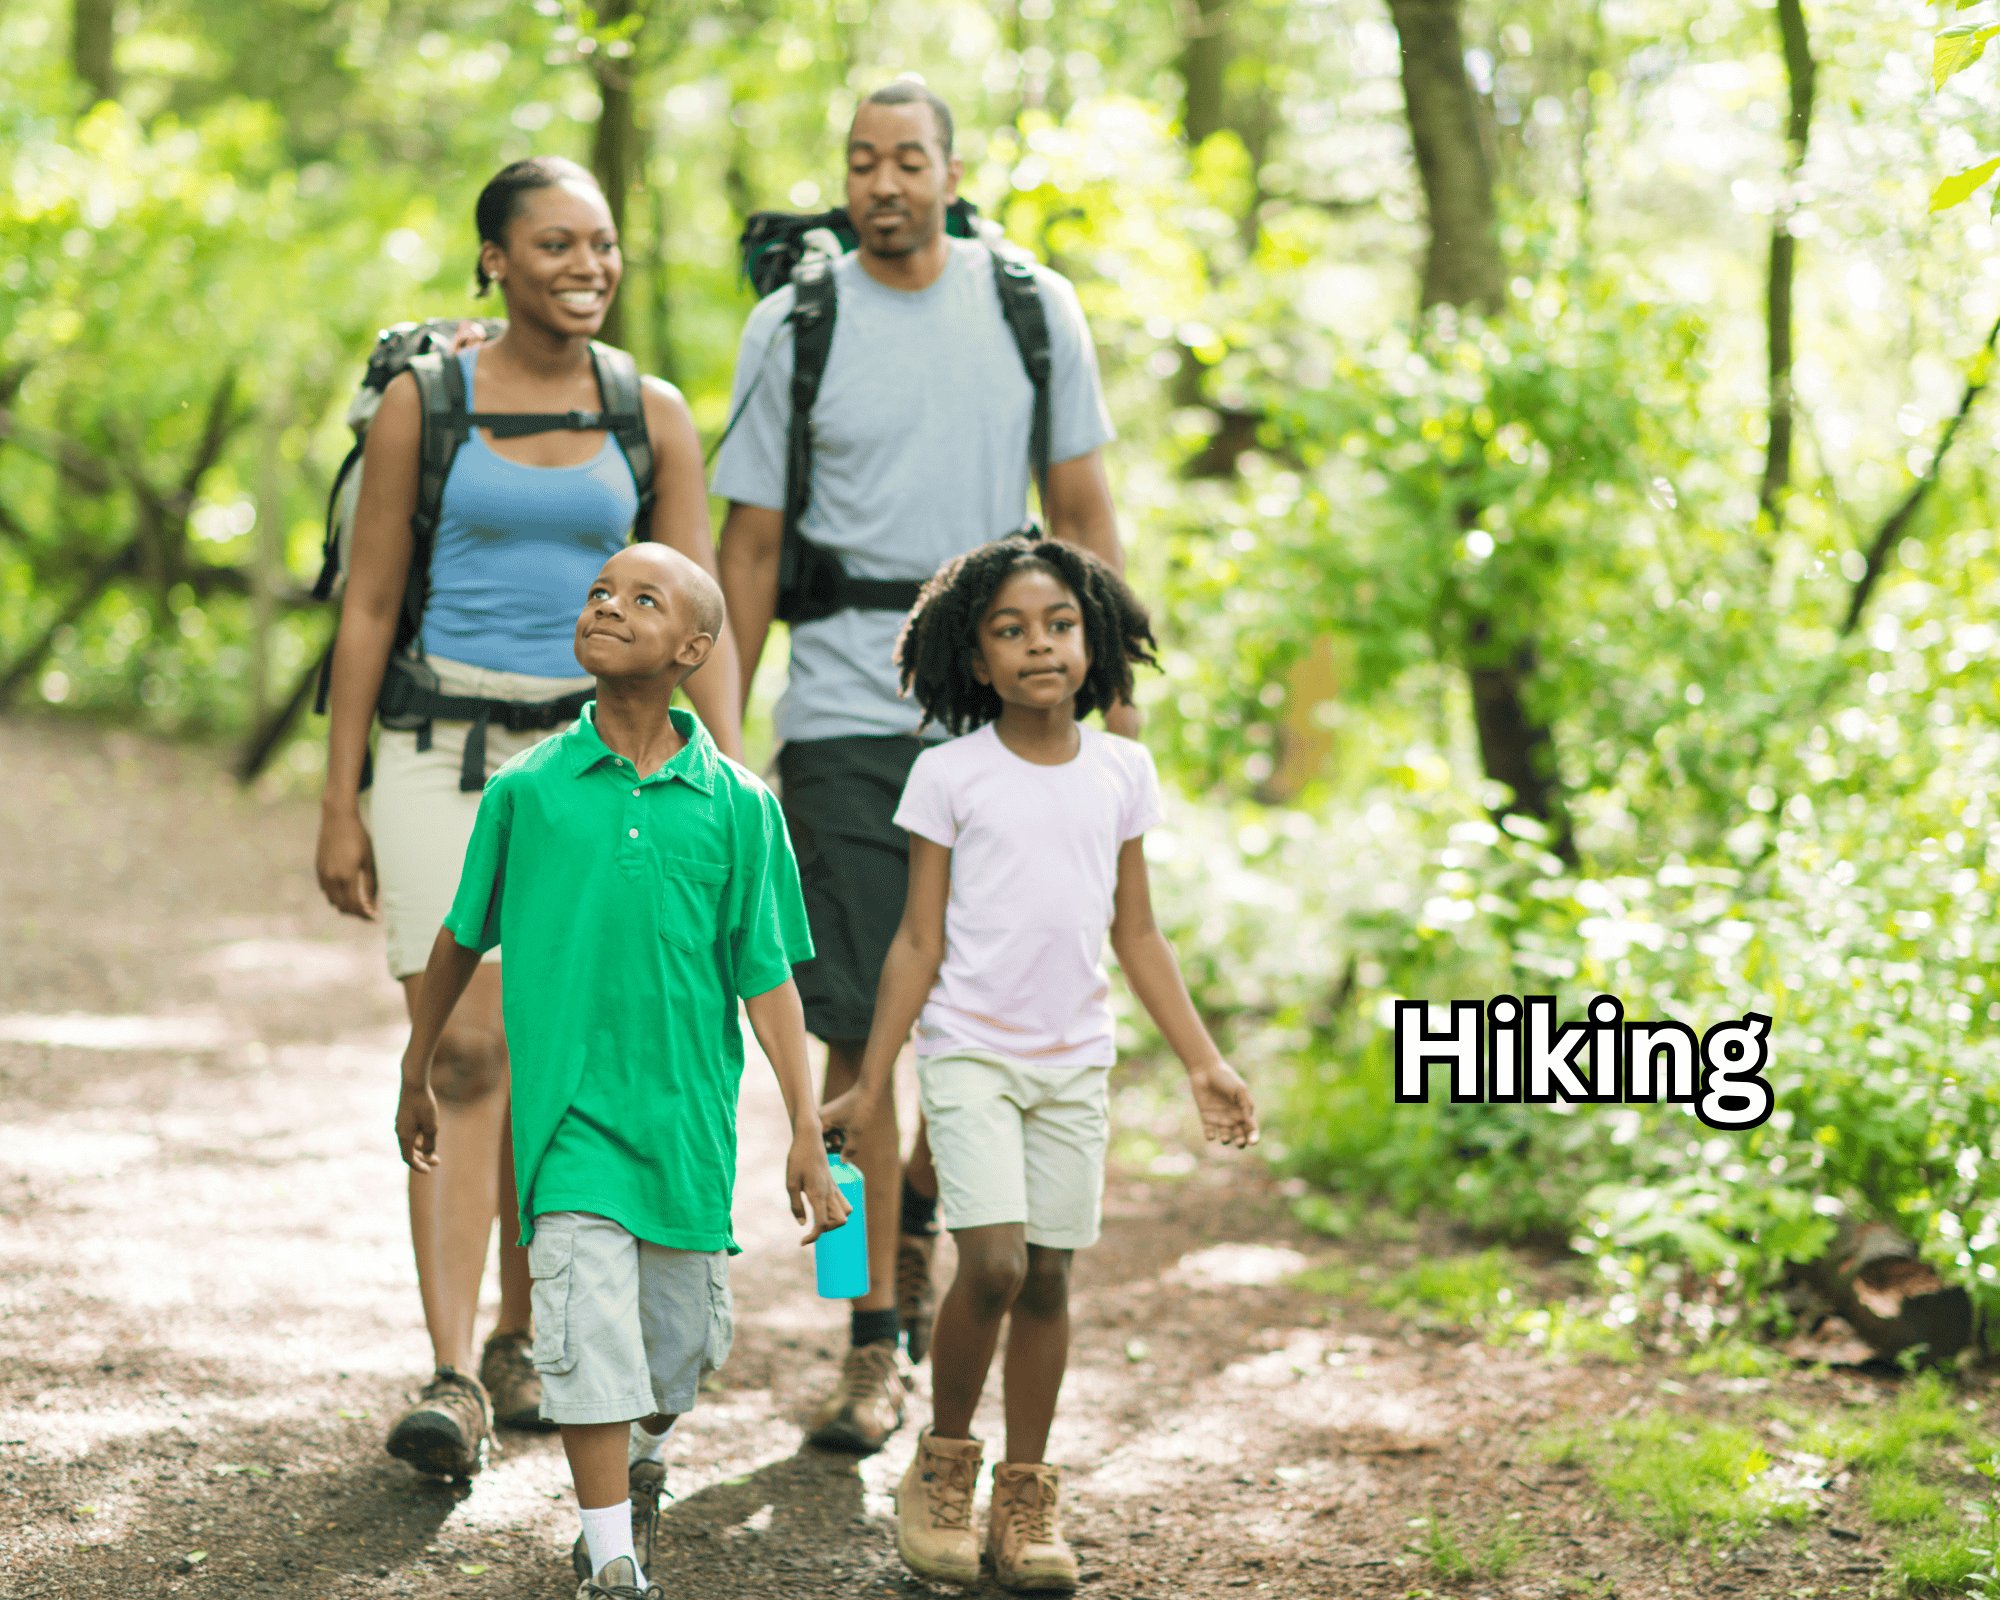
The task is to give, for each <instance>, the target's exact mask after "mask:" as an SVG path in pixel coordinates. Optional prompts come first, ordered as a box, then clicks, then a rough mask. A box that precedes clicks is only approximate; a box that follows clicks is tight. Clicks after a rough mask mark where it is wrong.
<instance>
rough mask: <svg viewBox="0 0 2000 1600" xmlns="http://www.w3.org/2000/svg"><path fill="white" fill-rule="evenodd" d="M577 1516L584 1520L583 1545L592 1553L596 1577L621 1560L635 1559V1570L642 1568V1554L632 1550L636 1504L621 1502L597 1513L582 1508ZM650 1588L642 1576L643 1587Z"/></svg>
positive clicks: (593, 1573) (641, 1585) (640, 1576)
mask: <svg viewBox="0 0 2000 1600" xmlns="http://www.w3.org/2000/svg"><path fill="white" fill-rule="evenodd" d="M576 1510H577V1515H578V1516H580V1517H582V1518H583V1542H584V1545H585V1547H586V1548H587V1549H588V1550H589V1551H590V1572H591V1576H592V1577H595V1576H596V1575H597V1574H598V1573H600V1572H602V1571H603V1570H604V1569H605V1568H606V1567H608V1566H610V1565H611V1563H612V1562H614V1561H616V1560H617V1559H618V1558H619V1557H620V1556H627V1557H629V1558H630V1559H631V1562H632V1565H633V1567H634V1568H637V1567H638V1565H639V1553H638V1552H637V1551H636V1550H634V1549H633V1548H632V1502H631V1501H630V1500H620V1501H619V1502H618V1504H617V1505H615V1506H600V1507H599V1508H598V1509H597V1510H595V1511H593V1510H591V1509H590V1507H588V1506H581V1505H580V1506H578V1507H577V1508H576ZM645 1586H646V1575H645V1573H643V1572H641V1573H640V1574H639V1587H640V1588H642V1589H643V1588H644V1587H645Z"/></svg>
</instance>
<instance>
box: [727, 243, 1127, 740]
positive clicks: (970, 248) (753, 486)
mask: <svg viewBox="0 0 2000 1600" xmlns="http://www.w3.org/2000/svg"><path fill="white" fill-rule="evenodd" d="M951 244H952V249H951V258H950V260H949V261H948V262H947V263H946V266H945V270H944V272H943V273H942V274H941V275H940V276H939V277H938V279H937V281H936V282H935V283H933V284H931V285H930V286H929V287H928V288H924V289H918V290H915V291H914V292H913V291H910V290H906V289H891V288H889V287H887V286H886V285H884V284H881V283H877V282H876V281H875V280H874V279H873V278H871V277H870V276H869V275H868V273H867V272H866V270H865V269H864V268H863V267H862V265H861V262H860V259H859V257H858V256H856V255H854V254H853V253H851V252H850V253H849V254H847V255H845V256H842V257H841V258H840V259H839V260H838V261H836V262H835V263H834V266H833V275H834V291H835V295H836V297H837V301H838V310H837V312H836V315H835V319H834V327H833V344H832V346H831V348H830V349H829V350H828V352H827V360H826V373H825V376H824V377H823V378H822V379H821V381H820V389H819V399H818V401H817V402H816V403H815V404H814V406H813V417H812V438H813V465H812V498H811V501H810V503H809V504H808V505H807V507H806V512H805V515H804V517H803V519H802V520H801V522H800V532H801V533H803V534H804V535H805V537H806V538H808V539H810V540H811V541H812V542H813V543H814V544H818V545H823V546H825V547H826V548H827V549H829V550H832V551H834V552H836V553H837V554H838V555H839V556H840V558H841V565H842V566H844V567H845V568H846V569H847V571H848V573H849V574H850V575H852V576H854V577H857V578H917V579H923V578H928V577H929V576H930V575H931V574H932V573H933V572H935V571H936V570H937V569H938V568H939V567H940V566H942V565H943V564H944V563H945V562H947V561H949V560H950V559H951V558H952V557H954V556H957V555H963V554H964V553H965V552H966V551H967V550H970V549H972V548H973V547H974V546H975V545H980V544H984V543H985V542H986V541H987V540H989V539H998V538H1002V537H1004V536H1005V535H1007V534H1009V533H1012V532H1013V531H1014V530H1015V529H1017V528H1019V527H1020V526H1021V524H1022V523H1023V522H1025V521H1026V520H1027V518H1028V492H1029V485H1030V480H1031V476H1032V475H1031V473H1030V470H1029V463H1028V432H1029V426H1030V424H1031V422H1032V420H1033V415H1034V398H1035V397H1034V389H1033V387H1032V386H1031V385H1030V384H1029V382H1028V374H1027V371H1026V369H1025V368H1024V367H1023V366H1022V365H1021V353H1020V347H1019V346H1018V345H1016V344H1015V342H1014V336H1013V334H1011V333H1010V332H1009V331H1008V329H1007V324H1006V321H1005V318H1004V316H1003V315H1002V312H1001V310H1000V292H999V290H998V289H997V288H996V287H995V286H994V282H993V264H992V256H991V254H990V253H989V252H988V250H987V248H986V247H985V246H984V245H983V244H980V243H979V242H978V241H976V240H971V239H954V240H953V241H952V242H951ZM1035 280H1036V282H1037V284H1038V285H1039V286H1040V289H1041V295H1042V304H1043V306H1044V307H1045V308H1046V310H1047V316H1048V323H1049V345H1050V355H1051V358H1052V361H1051V372H1050V378H1049V413H1050V415H1049V432H1050V449H1049V459H1050V461H1051V462H1058V461H1070V460H1074V459H1075V458H1076V457H1078V456H1082V455H1088V454H1089V453H1090V452H1091V451H1093V450H1096V449H1098V448H1099V447H1100V446H1102V445H1103V444H1104V443H1105V442H1106V441H1107V440H1109V439H1110V438H1112V437H1113V430H1112V427H1111V418H1110V415H1109V413H1108V412H1107V411H1106V410H1105V406H1104V394H1103V390H1102V388H1101V387H1100V385H1099V382H1098V376H1097V352H1096V350H1095V349H1094V347H1093V346H1092V344H1091V340H1090V329H1089V328H1088V327H1087V326H1086V325H1085V323H1084V320H1083V308H1082V307H1081V306H1080V305H1078V304H1077V299H1076V290H1075V289H1073V288H1072V287H1071V286H1070V284H1069V282H1068V280H1067V279H1065V278H1062V277H1059V276H1058V275H1057V274H1055V273H1053V272H1050V271H1049V270H1047V269H1046V268H1044V267H1037V268H1036V269H1035ZM792 299H793V295H792V290H791V287H790V286H789V285H787V286H786V287H785V288H782V289H780V290H779V291H778V292H777V293H776V294H773V295H771V296H769V297H768V298H766V299H765V300H763V301H762V302H760V303H759V305H758V306H757V308H756V310H754V311H753V312H751V313H750V320H749V323H748V324H747V325H746V326H745V327H744V330H743V342H742V346H741V348H740V349H739V351H738V353H737V362H736V385H735V392H734V394H733V395H732V396H731V397H730V409H731V412H732V414H733V413H734V411H735V409H736V407H738V406H739V405H741V404H742V403H743V396H744V394H745V393H746V392H747V391H748V390H749V388H750V385H751V384H752V382H756V383H757V390H756V393H755V395H754V396H752V398H751V400H750V403H749V405H748V407H747V408H746V409H745V410H744V411H743V414H742V417H741V418H740V419H739V420H738V422H737V424H736V427H735V430H734V431H733V432H732V433H731V434H730V435H729V438H728V439H727V440H726V441H725V442H724V444H723V446H722V451H721V454H720V455H719V457H718V458H717V461H716V468H715V492H716V493H717V494H718V495H721V496H723V497H724V498H726V499H729V500H737V501H741V502H742V503H743V504H745V505H753V506H764V507H766V508H768V509H771V510H782V509H783V507H784V503H785V447H786V439H787V436H788V433H789V430H790V426H791V408H792V393H791V386H792V339H791V335H790V334H789V333H788V332H783V329H784V325H785V318H786V317H787V316H788V315H789V314H790V312H791V309H792ZM781 335H782V336H781ZM760 372H761V374H762V378H761V381H758V377H759V373H760ZM902 625H903V618H902V614H901V613H900V612H891V611H841V612H837V613H835V614H834V615H833V616H831V617H825V618H822V619H821V620H820V621H818V622H809V623H806V624H805V625H803V626H801V627H797V628H794V629H793V630H792V660H791V674H790V679H789V681H788V682H787V684H786V687H785V692H784V695H783V697H782V698H781V699H780V700H779V702H778V709H777V732H778V737H779V738H780V739H785V740H792V739H832V738H842V737H848V736H853V735H892V734H911V733H914V732H915V731H916V728H917V723H918V721H919V720H920V718H921V715H922V713H921V712H920V711H919V710H918V709H917V706H916V704H915V703H914V702H913V701H909V700H904V699H902V698H901V697H900V696H899V695H898V693H897V687H896V666H895V651H896V635H897V633H898V632H899V631H900V630H901V628H902Z"/></svg>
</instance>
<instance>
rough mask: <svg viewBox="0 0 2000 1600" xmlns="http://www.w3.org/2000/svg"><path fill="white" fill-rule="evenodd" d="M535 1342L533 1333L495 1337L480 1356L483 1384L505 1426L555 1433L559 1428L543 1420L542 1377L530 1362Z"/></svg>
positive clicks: (494, 1414)
mask: <svg viewBox="0 0 2000 1600" xmlns="http://www.w3.org/2000/svg"><path fill="white" fill-rule="evenodd" d="M534 1343H535V1336H534V1335H533V1334H531V1333H496V1334H494V1335H493V1337H492V1338H490V1339H488V1340H487V1341H486V1348H485V1349H484V1350H483V1351H481V1352H480V1355H479V1381H480V1382H481V1383H482V1384H484V1385H485V1386H486V1397H487V1399H489V1400H490V1401H492V1402H493V1420H494V1421H495V1422H497V1423H499V1424H500V1426H501V1427H503V1428H522V1429H525V1430H527V1431H528V1432H530V1433H553V1432H554V1431H555V1426H556V1425H555V1424H554V1423H553V1422H546V1421H544V1420H543V1418H542V1375H541V1374H540V1373H539V1372H537V1371H536V1370H535V1364H534V1362H532V1361H530V1360H529V1359H528V1352H529V1350H531V1349H532V1348H533V1347H534Z"/></svg>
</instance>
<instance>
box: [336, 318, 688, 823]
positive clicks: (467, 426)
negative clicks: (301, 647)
mask: <svg viewBox="0 0 2000 1600" xmlns="http://www.w3.org/2000/svg"><path fill="white" fill-rule="evenodd" d="M479 323H480V326H481V327H482V328H483V329H484V330H485V333H486V336H487V338H488V339H493V338H497V337H498V336H499V335H500V334H501V333H502V332H504V331H505V329H506V326H507V325H506V323H504V322H501V321H498V320H495V319H493V318H481V319H479ZM461 326H463V324H462V323H461V322H460V321H459V320H458V319H457V318H433V319H432V320H430V321H428V322H399V323H397V324H396V325H395V326H394V327H393V328H385V329H383V330H382V332H381V333H380V335H378V336H377V338H376V340H375V349H374V352H373V353H372V354H371V355H370V356H369V358H368V368H367V370H366V371H365V372H364V373H363V374H362V376H361V387H360V388H359V389H358V390H357V391H356V392H355V396H354V399H353V401H352V402H351V403H350V404H349V406H348V408H347V425H348V427H350V428H351V429H353V431H354V446H353V448H352V449H350V450H349V451H348V452H347V457H346V459H345V460H343V461H342V462H341V464H340V469H339V471H338V472H336V473H335V474H334V479H333V490H332V492H331V493H330V494H329V495H328V496H327V506H326V540H325V545H324V547H323V549H322V552H321V559H320V572H319V578H318V580H317V581H316V582H315V583H314V584H313V589H312V593H313V598H314V599H316V600H330V601H334V602H335V603H336V612H335V627H336V630H337V629H338V625H339V624H338V609H337V605H338V601H339V598H340V596H341V594H342V593H343V592H344V591H345V589H346V585H347V569H348V558H349V553H350V551H351V550H352V547H353V543H354V511H355V507H356V505H357V504H358V503H359V501H360V498H361V465H362V452H363V448H364V446H365V445H366V443H367V439H368V428H369V425H370V424H371V423H372V422H373V421H374V420H375V413H376V412H377V411H379V410H380V409H381V406H382V396H383V393H384V392H385V391H386V390H387V389H388V387H389V384H390V383H391V381H392V380H394V379H395V378H396V377H397V376H398V375H399V374H401V373H404V372H408V373H409V374H411V376H412V377H414V378H415V379H416V384H417V394H418V398H419V400H420V402H421V404H422V408H423V429H422V435H421V437H422V443H421V446H420V448H419V459H418V472H417V502H416V507H415V509H414V510H413V511H412V513H411V516H410V570H409V574H408V576H407V578H406V579H405V580H404V584H403V604H402V607H401V610H400V611H399V612H398V614H397V618H396V635H395V641H394V644H393V647H392V648H391V650H390V652H389V665H388V669H387V671H385V672H384V673H383V676H382V693H381V697H380V700H379V701H378V703H377V706H376V715H377V717H378V718H379V719H380V721H381V723H382V725H383V726H384V727H388V728H399V729H414V730H415V731H416V734H417V748H418V749H420V750H425V749H428V748H430V742H431V723H432V721H433V720H435V719H438V718H443V719H445V720H447V721H458V722H469V723H471V724H472V727H471V730H470V732H469V733H468V734H467V736H466V741H465V759H464V763H463V766H462V768H461V770H460V773H459V787H460V788H461V789H463V790H467V791H474V790H477V789H480V788H482V787H483V786H484V784H485V770H486V725H487V724H488V723H489V722H498V723H499V724H501V726H503V727H506V728H509V729H513V730H516V731H519V730H524V729H531V728H553V727H559V726H561V725H562V724H564V723H566V722H568V721H570V720H571V719H572V718H574V717H575V715H576V714H577V712H578V711H579V710H580V709H581V708H582V705H583V702H584V701H585V700H587V699H589V698H590V694H589V692H588V691H585V692H582V693H579V694H574V695H565V696H563V697H562V698H561V699H558V700H548V701H534V702H520V701H508V700H485V699H479V698H475V697H473V696H470V695H446V694H442V693H440V692H439V691H438V686H437V675H436V673H435V672H434V671H432V669H431V668H430V667H428V666H427V665H426V664H425V663H424V661H423V658H422V649H421V646H420V645H419V644H418V633H419V630H420V629H421V628H422V627H423V620H424V605H425V602H426V601H427V600H428V599H429V597H430V573H431V549H432V546H433V544H434V542H435V540H436V537H437V527H438V519H439V517H440V516H441V515H442V513H443V510H444V485H445V480H446V478H448V477H449V476H450V475H451V464H452V462H453V461H454V460H455V459H456V458H457V456H458V450H459V446H461V445H462V444H464V443H465V441H466V440H467V439H468V438H470V437H471V435H472V430H473V429H474V428H475V427H480V428H484V429H486V430H487V432H489V433H491V434H492V435H493V436H494V437H495V438H499V439H517V438H521V437H523V436H524V435H527V434H531V433H552V432H555V431H557V430H558V429H566V430H574V431H578V432H589V431H593V430H595V429H599V428H602V429H604V430H605V431H606V432H608V433H609V434H610V435H611V436H612V438H614V439H616V440H617V441H618V447H619V449H621V450H622V451H624V453H625V460H626V462H627V464H628V465H629V466H630V467H631V469H632V481H633V483H634V484H635V485H636V486H637V488H638V491H639V509H638V515H637V517H636V518H635V519H634V522H633V529H634V532H635V534H636V533H640V532H642V531H643V530H644V528H645V527H646V524H647V523H648V522H649V521H650V520H651V517H652V511H653V446H652V442H651V440H650V439H649V438H648V436H647V433H646V414H645V406H644V402H643V399H642V397H641V392H640V387H639V369H638V366H637V364H636V363H635V362H634V361H633V360H632V357H631V356H630V355H628V354H627V353H626V352H625V351H623V350H619V349H615V348H613V347H612V346H610V345H606V344H598V343H597V342H595V341H594V340H593V341H592V343H591V346H590V361H591V366H592V368H593V369H594V371H595V373H596V376H597V387H598V393H599V395H600V396H601V397H602V401H603V409H602V410H600V411H561V412H511V411H506V412H491V411H474V410H472V408H471V396H470V395H468V394H467V393H466V388H465V369H464V367H463V366H461V365H460V364H459V361H458V358H457V357H456V356H453V355H450V354H448V353H447V352H448V351H449V349H450V346H451V341H452V337H453V336H454V335H455V334H456V333H457V332H458V330H459V329H460V327H461ZM333 650H334V641H332V640H329V641H328V642H327V647H326V656H325V658H324V659H323V660H322V661H321V663H320V673H319V690H318V694H317V696H316V697H315V700H314V703H313V709H314V710H316V711H320V712H324V711H325V710H326V699H327V691H328V689H329V687H330V686H331V683H332V679H333ZM364 787H365V777H364Z"/></svg>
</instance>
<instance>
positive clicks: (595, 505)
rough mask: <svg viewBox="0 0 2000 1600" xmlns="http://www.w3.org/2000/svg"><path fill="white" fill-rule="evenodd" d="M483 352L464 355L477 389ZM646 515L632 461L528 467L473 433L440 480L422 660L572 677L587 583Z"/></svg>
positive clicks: (468, 383) (619, 455)
mask: <svg viewBox="0 0 2000 1600" xmlns="http://www.w3.org/2000/svg"><path fill="white" fill-rule="evenodd" d="M478 355H479V352H478V351H477V350H476V349H473V350H468V351H466V352H465V353H464V354H463V355H461V356H460V357H459V360H460V362H461V363H463V365H464V368H465V392H466V393H467V394H468V395H470V394H471V393H472V392H473V388H472V377H473V363H474V362H475V361H476V360H477V359H478ZM638 509H639V490H638V486H637V485H636V484H635V483H634V482H633V481H632V469H631V467H630V466H629V465H628V464H627V463H626V460H625V452H624V451H622V450H620V449H619V448H618V442H617V441H616V440H615V439H613V438H611V437H610V436H609V435H608V434H607V435H606V436H605V440H604V448H603V449H602V450H600V451H598V452H597V454H596V455H595V456H594V457H592V458H591V459H590V460H589V461H586V462H584V463H583V464H582V465H581V466H575V467H526V466H523V465H521V463H520V462H518V461H509V460H508V459H507V458H506V457H505V456H502V455H500V454H499V453H498V452H497V451H495V450H494V449H493V447H492V446H491V445H489V444H488V443H487V442H486V441H485V439H484V438H483V437H482V436H481V434H480V432H479V430H478V429H476V428H475V429H474V430H473V431H472V436H471V437H470V438H469V439H467V440H466V441H465V443H464V444H462V445H460V446H459V449H458V454H457V455H456V456H455V457H454V458H453V459H452V463H451V472H450V474H449V475H448V476H447V477H446V478H445V483H444V503H443V505H442V507H441V508H440V513H439V516H438V529H437V542H436V544H435V546H434V547H433V549H432V551H431V589H430V597H429V599H428V601H427V602H426V603H425V606H424V622H423V629H422V632H421V635H420V637H421V639H422V642H423V648H424V653H425V654H426V655H434V656H444V657H446V658H448V659H450V660H452V661H463V662H466V663H468V664H469V665H471V666H475V667H485V668H487V669H488V670H489V671H493V672H523V673H530V674H533V675H534V676H536V677H540V678H575V677H579V676H581V675H582V672H583V669H582V668H581V667H580V666H578V665H577V661H576V654H575V649H574V645H575V638H576V619H577V614H578V613H579V612H581V611H582V610H583V599H584V595H585V594H586V593H588V591H589V589H590V580H591V579H593V578H594V577H596V576H597V570H598V568H599V567H601V566H603V565H604V563H605V561H606V560H607V559H608V558H609V557H610V556H612V555H614V554H616V553H617V552H618V551H619V550H621V549H623V548H624V546H625V542H626V540H627V538H628V537H629V536H630V534H631V532H632V518H633V517H634V516H635V515H636V514H637V512H638Z"/></svg>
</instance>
